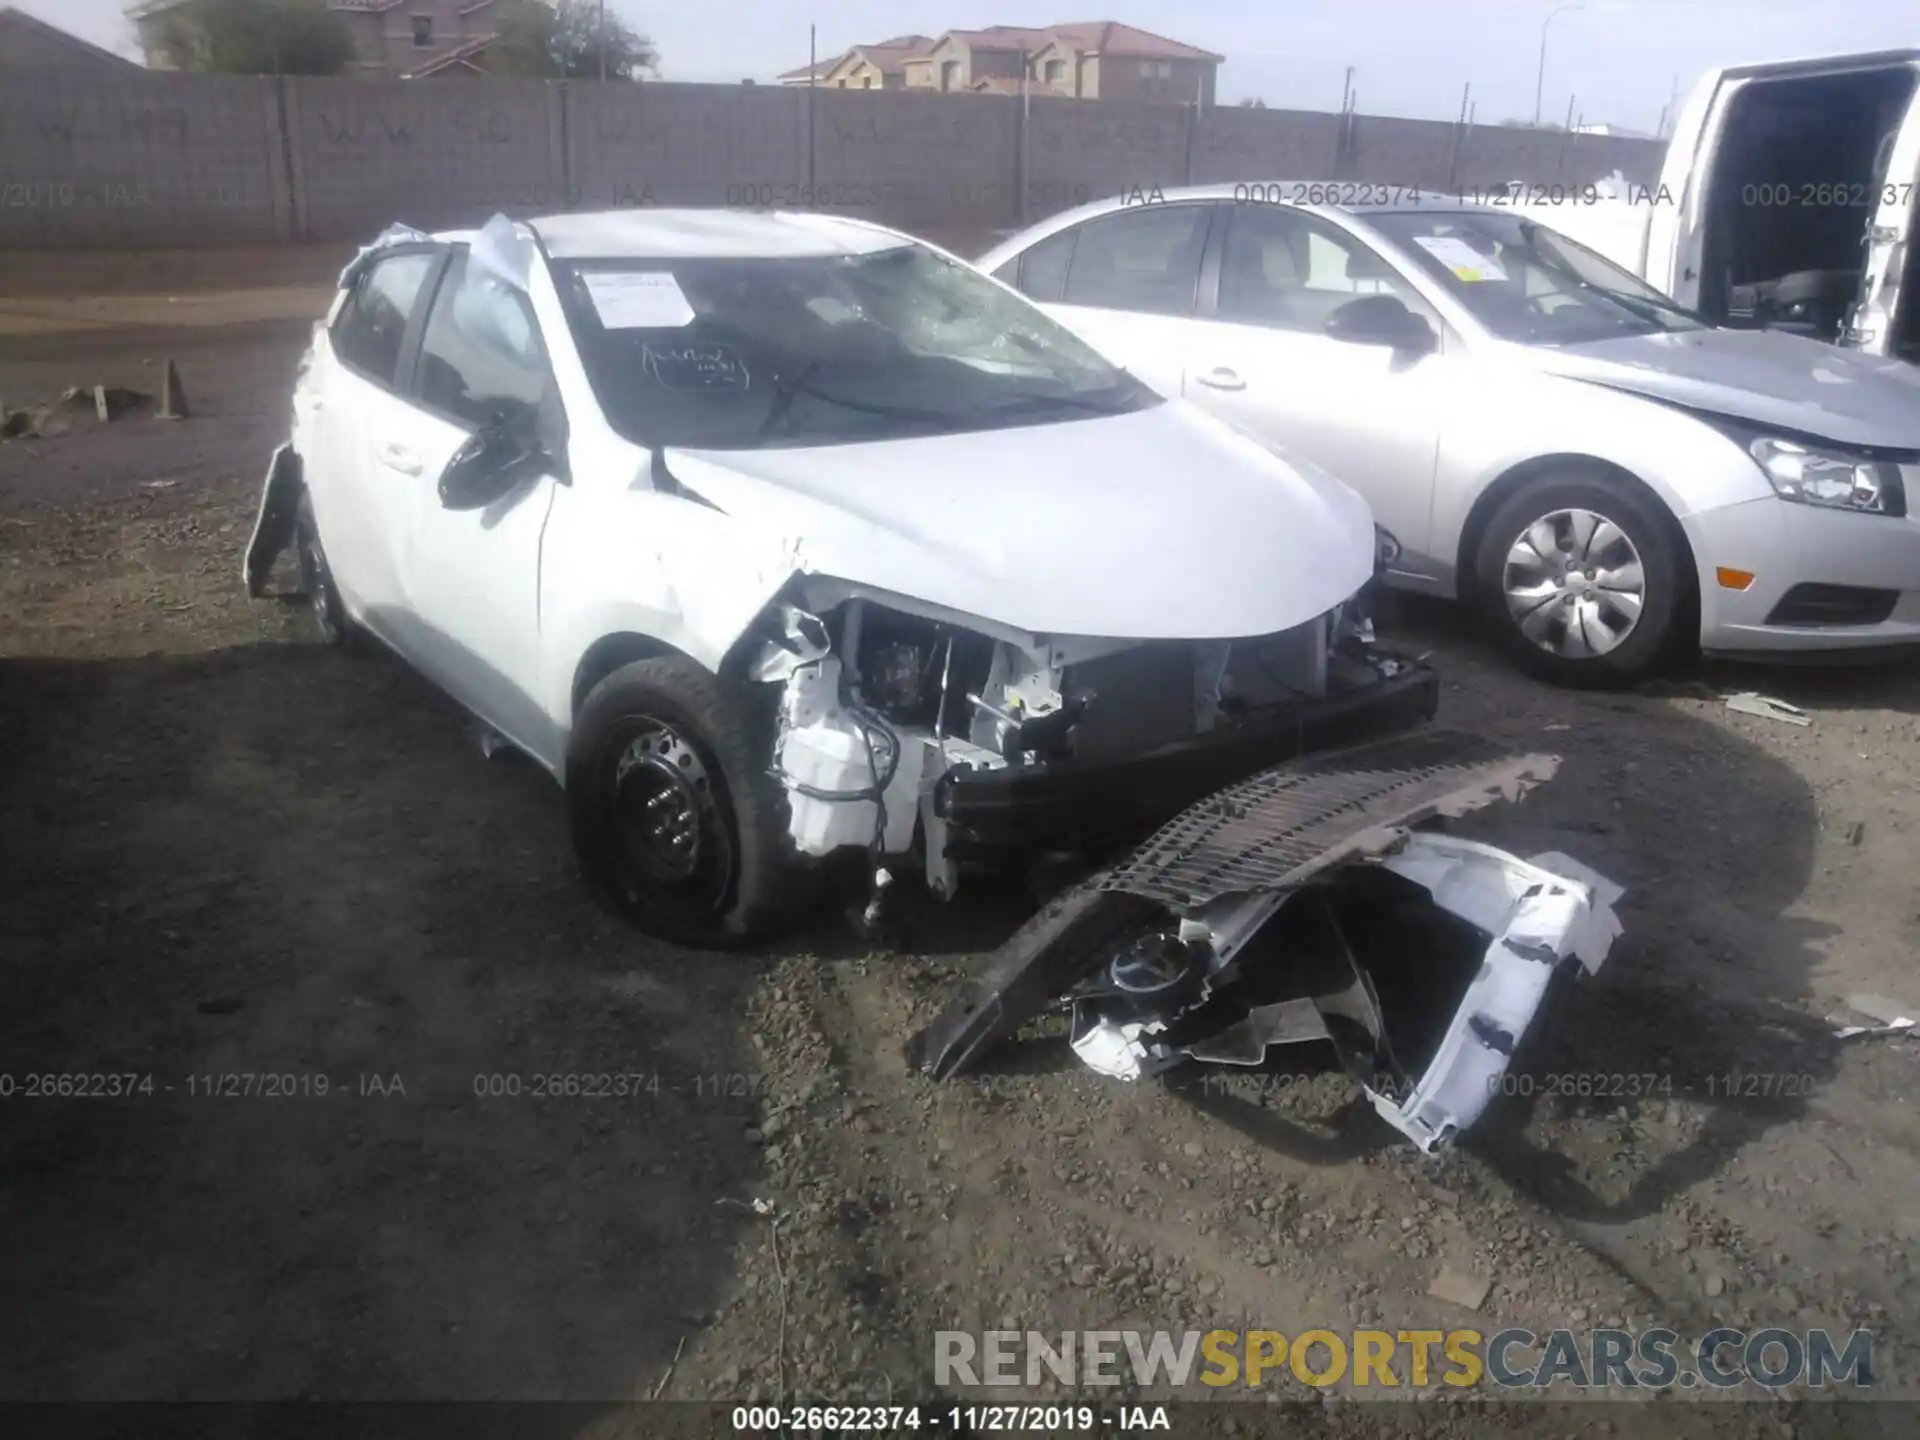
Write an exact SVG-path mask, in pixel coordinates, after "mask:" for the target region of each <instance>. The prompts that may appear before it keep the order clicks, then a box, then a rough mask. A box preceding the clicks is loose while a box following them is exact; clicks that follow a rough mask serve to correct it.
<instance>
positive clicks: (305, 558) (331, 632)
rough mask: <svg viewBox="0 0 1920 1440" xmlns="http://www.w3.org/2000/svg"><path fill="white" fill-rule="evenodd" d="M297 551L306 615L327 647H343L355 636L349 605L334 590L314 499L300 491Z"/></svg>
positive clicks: (295, 530)
mask: <svg viewBox="0 0 1920 1440" xmlns="http://www.w3.org/2000/svg"><path fill="white" fill-rule="evenodd" d="M293 543H294V549H295V551H296V552H297V553H298V555H299V557H300V593H301V594H303V595H305V596H306V597H307V613H308V615H310V616H311V617H312V620H313V627H314V630H315V631H316V632H317V633H318V635H319V636H320V639H321V640H322V641H324V642H325V643H326V644H328V645H344V644H345V643H346V641H347V639H348V637H349V636H350V635H351V633H352V623H351V622H350V621H349V620H348V619H347V610H346V606H345V605H343V604H342V603H341V600H340V592H339V590H337V589H336V588H335V587H334V583H333V571H332V570H331V569H330V568H329V567H328V565H327V552H326V547H325V546H323V545H322V544H321V543H320V527H319V525H318V524H317V523H315V521H314V518H313V497H312V496H311V495H309V494H308V493H307V492H306V491H304V490H303V491H301V492H300V505H299V508H298V510H296V511H295V513H294V521H293Z"/></svg>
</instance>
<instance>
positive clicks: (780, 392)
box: [753, 357, 966, 445]
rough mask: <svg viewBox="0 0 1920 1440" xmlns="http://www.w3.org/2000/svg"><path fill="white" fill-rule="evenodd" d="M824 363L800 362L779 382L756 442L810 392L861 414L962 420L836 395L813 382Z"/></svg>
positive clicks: (950, 414) (946, 413)
mask: <svg viewBox="0 0 1920 1440" xmlns="http://www.w3.org/2000/svg"><path fill="white" fill-rule="evenodd" d="M825 363H826V360H825V357H816V358H814V359H812V360H809V361H808V362H807V363H806V364H804V365H802V366H801V367H800V368H799V369H798V370H797V371H795V372H794V373H793V375H792V376H791V377H789V378H788V379H786V380H783V381H781V382H780V385H779V386H778V387H777V388H776V389H775V391H774V398H773V404H772V405H771V406H770V407H768V410H767V418H766V419H764V420H762V421H761V422H760V428H759V430H757V431H756V432H755V433H754V437H753V440H754V443H755V444H756V445H757V444H759V443H760V442H761V441H762V440H765V439H766V438H767V436H768V435H769V434H771V433H772V431H773V427H774V426H776V425H778V424H779V423H780V422H781V421H782V420H784V419H785V418H786V416H787V412H788V411H789V410H791V409H792V408H793V402H794V401H795V400H796V399H797V398H798V397H799V396H801V395H803V394H805V395H811V396H812V397H813V398H814V399H816V400H824V401H826V402H827V404H829V405H838V406H839V407H840V408H841V409H843V410H856V411H858V412H860V413H861V414H863V415H882V416H885V417H886V418H887V419H889V420H919V421H925V422H927V423H928V424H949V423H951V422H953V421H955V420H964V419H965V418H966V416H964V415H961V414H956V413H955V412H953V411H951V410H925V409H920V408H917V407H915V406H911V405H888V404H885V403H883V402H880V401H874V400H853V399H850V398H848V397H847V396H845V395H835V394H833V393H832V392H831V391H828V390H822V389H821V388H820V387H819V386H817V385H815V384H814V383H813V376H814V374H815V373H816V372H817V371H818V370H819V369H820V367H821V366H822V365H823V364H825Z"/></svg>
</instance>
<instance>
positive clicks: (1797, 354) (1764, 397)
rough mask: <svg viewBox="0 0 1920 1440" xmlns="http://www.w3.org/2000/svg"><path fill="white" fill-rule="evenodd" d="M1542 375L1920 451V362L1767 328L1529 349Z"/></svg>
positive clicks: (1806, 432)
mask: <svg viewBox="0 0 1920 1440" xmlns="http://www.w3.org/2000/svg"><path fill="white" fill-rule="evenodd" d="M1529 354H1530V356H1531V358H1532V359H1533V361H1534V363H1535V364H1536V365H1537V366H1538V367H1539V368H1540V369H1542V370H1545V371H1547V372H1549V373H1550V374H1555V375H1565V376H1568V377H1569V378H1572V379H1577V380H1588V381H1592V382H1593V383H1595V384H1599V385H1608V386H1612V387H1613V388H1614V389H1617V390H1630V391H1632V392H1634V393H1635V394H1638V395H1646V396H1650V397H1652V398H1653V399H1656V400H1665V401H1669V402H1671V403H1672V404H1675V405H1683V406H1686V407H1688V408H1690V409H1695V410H1708V411H1712V412H1713V413H1714V414H1717V415H1729V416H1733V417H1735V418H1737V419H1741V420H1750V421H1753V422H1754V423H1755V424H1758V425H1778V426H1779V427H1781V428H1782V429H1783V430H1795V431H1799V432H1800V433H1801V434H1804V435H1815V436H1819V437H1822V438H1824V439H1828V440H1834V441H1837V442H1839V443H1841V444H1849V445H1876V446H1886V447H1889V448H1893V449H1903V450H1920V366H1913V365H1909V364H1906V363H1904V362H1902V361H1898V360H1888V359H1884V358H1882V357H1880V356H1876V355H1862V354H1860V353H1859V352H1858V351H1854V350H1842V349H1840V348H1838V347H1837V346H1833V345H1825V344H1822V343H1821V342H1819V341H1817V340H1807V339H1803V338H1802V337H1800V336H1798V335H1782V334H1780V333H1778V332H1777V331H1770V330H1700V331H1693V332H1689V333H1687V334H1679V335H1635V336H1629V337H1626V338H1623V339H1619V340H1600V341H1595V342H1594V343H1592V344H1588V345H1570V346H1567V347H1565V348H1563V349H1551V350H1549V349H1536V350H1532V351H1530V352H1529Z"/></svg>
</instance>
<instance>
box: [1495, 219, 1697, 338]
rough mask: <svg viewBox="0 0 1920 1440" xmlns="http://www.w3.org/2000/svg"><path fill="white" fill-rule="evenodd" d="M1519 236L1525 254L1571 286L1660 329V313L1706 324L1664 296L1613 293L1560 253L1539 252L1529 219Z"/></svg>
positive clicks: (1534, 228)
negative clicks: (1571, 263) (1602, 297)
mask: <svg viewBox="0 0 1920 1440" xmlns="http://www.w3.org/2000/svg"><path fill="white" fill-rule="evenodd" d="M1520 233H1521V235H1522V236H1523V237H1525V239H1526V242H1527V253H1528V254H1530V255H1532V256H1533V258H1534V259H1535V260H1536V261H1538V262H1539V263H1540V264H1541V265H1543V266H1545V267H1546V268H1547V269H1549V270H1552V271H1554V272H1555V273H1557V274H1559V275H1560V276H1561V277H1562V278H1564V279H1567V280H1571V281H1573V283H1574V284H1575V285H1577V286H1579V287H1580V288H1581V289H1582V290H1591V291H1592V292H1593V293H1594V294H1596V295H1600V296H1604V297H1605V298H1606V299H1608V300H1611V301H1613V303H1614V304H1616V305H1618V306H1619V307H1620V308H1621V309H1623V310H1626V311H1629V312H1631V313H1632V314H1635V315H1638V316H1639V317H1640V318H1641V319H1642V320H1646V321H1648V322H1649V323H1651V324H1654V325H1657V326H1660V328H1661V329H1665V328H1666V327H1665V326H1664V325H1662V324H1661V322H1660V319H1659V316H1660V315H1662V314H1668V315H1678V316H1679V317H1680V318H1681V319H1683V320H1690V321H1692V322H1693V323H1694V324H1695V325H1702V326H1704V325H1705V324H1706V322H1705V321H1703V320H1702V319H1701V318H1700V317H1699V316H1698V315H1696V314H1694V313H1693V312H1692V311H1691V310H1689V309H1687V307H1686V306H1684V305H1682V304H1680V303H1679V302H1678V301H1676V300H1669V299H1668V298H1667V297H1666V296H1664V295H1653V294H1647V295H1641V294H1636V293H1632V292H1629V291H1626V290H1616V289H1614V288H1613V287H1612V286H1610V285H1596V284H1595V283H1594V282H1593V281H1591V280H1589V279H1587V278H1586V277H1585V276H1584V275H1582V274H1581V273H1580V272H1579V271H1578V270H1576V269H1575V268H1574V267H1573V266H1572V265H1570V264H1568V263H1567V260H1566V257H1565V256H1563V255H1561V254H1560V253H1559V252H1557V251H1553V250H1542V249H1541V248H1540V244H1539V240H1538V236H1539V233H1540V226H1539V225H1538V224H1537V223H1536V222H1534V221H1532V220H1522V221H1521V222H1520Z"/></svg>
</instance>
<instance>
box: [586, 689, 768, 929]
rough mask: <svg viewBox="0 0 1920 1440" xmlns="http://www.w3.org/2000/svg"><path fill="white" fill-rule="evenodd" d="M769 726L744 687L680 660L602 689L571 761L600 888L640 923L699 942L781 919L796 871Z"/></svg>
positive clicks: (594, 883)
mask: <svg viewBox="0 0 1920 1440" xmlns="http://www.w3.org/2000/svg"><path fill="white" fill-rule="evenodd" d="M771 731H772V717H771V715H770V714H769V715H762V714H760V709H759V707H756V706H754V705H753V704H752V703H751V697H749V696H748V695H746V694H745V693H744V692H743V691H742V690H741V689H740V687H738V686H735V685H731V684H728V683H727V682H725V681H723V680H721V679H720V678H719V677H718V676H716V675H713V674H711V673H709V672H708V671H707V670H705V669H703V668H702V667H701V666H699V665H697V664H695V663H694V662H693V661H691V660H686V659H682V658H680V657H677V656H672V657H665V658H661V659H656V660H640V661H636V662H634V663H633V664H631V665H625V666H622V667H621V668H620V669H618V670H616V671H614V672H613V673H612V674H611V675H609V676H607V677H606V679H604V680H602V681H601V682H600V683H599V684H597V685H595V686H594V687H593V690H592V691H591V693H589V694H588V696H587V699H586V702H585V703H584V704H583V705H582V706H581V707H580V713H579V716H578V717H577V719H576V721H575V723H574V729H573V737H572V740H571V741H570V742H569V744H568V748H567V768H566V785H567V803H568V807H569V809H570V811H571V812H572V818H573V841H574V851H575V853H576V855H577V856H578V857H579V861H580V868H581V871H582V873H583V874H584V876H585V877H586V880H587V883H588V885H589V886H590V888H591V889H592V890H593V891H594V893H595V894H596V895H597V896H598V897H599V898H600V899H601V900H602V901H603V902H604V903H606V904H607V905H608V906H610V907H611V908H612V909H613V910H615V911H616V912H617V913H619V914H620V915H621V916H623V917H624V918H625V919H627V920H628V921H630V922H631V923H632V924H633V925H634V926H635V928H637V929H639V930H641V931H644V932H645V933H647V934H649V935H653V936H656V937H658V938H660V939H662V940H670V941H673V942H674V943H676V944H681V945H690V946H695V947H698V948H702V949H715V950H722V949H735V948H738V947H740V946H744V945H748V944H751V943H752V942H754V941H755V940H758V939H761V938H763V937H764V936H766V935H767V934H768V933H770V932H771V931H772V930H773V929H774V928H775V927H776V926H777V925H778V924H779V923H780V922H781V921H782V920H784V919H786V918H787V917H788V916H789V914H790V912H791V909H792V907H793V902H794V898H795V894H796V887H797V883H798V881H799V878H800V877H799V876H798V875H797V874H796V870H797V866H796V865H795V862H794V860H793V858H792V857H791V856H790V855H789V853H788V849H789V844H788V841H787V836H786V813H787V806H786V796H785V793H784V792H783V791H782V790H781V788H780V786H779V785H778V784H777V783H776V782H775V781H774V780H773V778H772V777H771V775H769V773H768V767H769V757H770V755H771V751H772V734H771Z"/></svg>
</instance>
